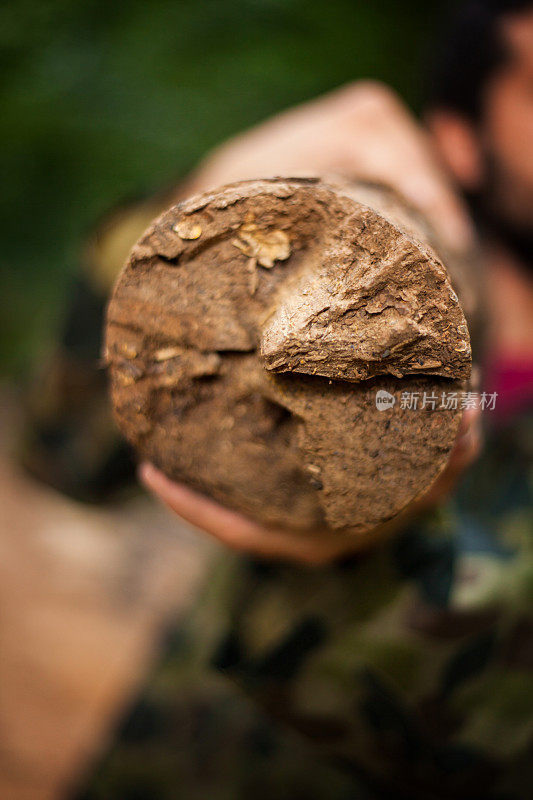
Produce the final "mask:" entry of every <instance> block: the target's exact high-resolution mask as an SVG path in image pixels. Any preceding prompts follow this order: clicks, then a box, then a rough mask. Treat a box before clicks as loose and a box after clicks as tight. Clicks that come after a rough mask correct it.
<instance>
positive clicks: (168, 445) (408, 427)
mask: <svg viewBox="0 0 533 800" xmlns="http://www.w3.org/2000/svg"><path fill="white" fill-rule="evenodd" d="M434 245H435V240H434V237H433V236H432V233H431V231H430V230H429V229H427V227H426V224H425V222H424V220H422V219H420V218H419V217H418V215H417V214H416V213H415V212H413V211H412V210H411V209H410V208H409V207H408V206H407V205H406V204H405V202H404V201H402V199H401V198H399V197H398V196H396V195H395V194H394V193H393V192H391V191H390V190H387V189H384V188H382V187H378V186H374V185H363V184H361V185H353V184H342V183H340V182H338V183H325V182H323V181H320V180H318V179H297V178H294V179H293V178H288V179H273V180H258V181H248V182H243V183H239V184H233V185H230V186H227V187H224V188H222V189H220V190H219V191H216V192H212V193H205V194H203V195H199V196H197V197H194V198H192V199H190V200H188V201H186V202H184V203H181V204H179V205H176V206H174V207H173V208H171V209H169V210H168V211H167V212H165V213H164V214H163V215H162V216H161V217H159V218H158V219H157V220H156V221H155V222H154V224H153V225H152V226H151V227H150V228H149V229H148V231H147V232H146V233H145V235H144V236H143V237H142V239H141V240H140V241H139V242H138V243H137V245H136V246H135V247H134V249H133V251H132V253H131V257H130V260H129V262H128V264H127V265H126V266H125V268H124V269H123V271H122V273H121V275H120V277H119V279H118V282H117V285H116V287H115V290H114V293H113V296H112V299H111V301H110V304H109V309H108V322H107V334H106V359H107V363H108V364H109V366H110V375H111V391H112V398H113V404H114V407H115V413H116V418H117V420H118V424H119V425H120V427H121V429H122V431H123V433H124V434H125V436H126V437H127V438H128V439H129V440H130V441H131V442H132V443H133V444H134V445H135V447H136V448H137V449H138V451H139V453H140V455H141V456H142V457H143V458H148V459H150V460H151V461H153V462H154V463H155V464H156V465H158V466H159V467H160V468H161V469H163V470H164V471H165V472H166V473H167V474H168V475H169V476H171V477H172V478H175V479H178V480H182V481H185V482H187V483H188V484H189V485H192V486H193V487H195V488H197V489H199V490H201V491H203V492H206V493H207V494H209V495H211V496H212V497H214V498H215V499H216V500H218V501H220V502H222V503H224V504H225V505H227V506H230V507H232V508H235V509H237V510H239V511H242V512H244V513H246V514H248V515H251V516H253V517H255V518H257V519H259V520H261V521H263V522H265V523H269V524H281V525H284V526H289V527H292V528H295V529H306V528H309V527H318V526H323V527H324V528H326V529H327V528H330V529H332V530H333V529H335V530H337V531H338V530H346V532H347V533H349V534H360V535H362V536H364V535H365V534H366V533H367V532H368V531H370V530H372V529H373V528H375V527H376V526H377V525H379V524H381V523H382V522H385V521H386V520H388V519H390V518H391V517H393V516H394V515H395V514H397V513H398V512H399V511H400V510H401V509H402V508H404V507H405V506H406V505H407V504H408V503H409V502H410V501H412V500H413V499H414V498H415V497H416V496H417V495H418V494H419V493H420V492H422V491H423V490H424V489H426V488H428V487H429V485H431V484H432V483H433V481H434V480H435V478H436V477H437V476H438V474H439V473H440V471H441V470H442V469H443V468H444V466H445V464H446V460H447V458H448V455H449V453H450V450H451V447H452V445H453V441H454V438H455V435H456V432H457V428H458V425H459V421H460V416H461V410H460V408H457V409H442V408H439V405H440V400H441V395H442V392H450V391H460V390H461V388H463V387H464V382H465V381H466V380H467V378H468V376H469V374H470V368H471V348H470V338H469V332H468V327H467V323H466V320H465V316H464V314H463V310H462V308H461V305H460V303H459V300H458V296H457V294H456V292H455V291H454V288H452V284H451V281H450V277H449V275H448V273H447V271H446V269H445V268H444V266H443V264H442V263H441V261H440V260H439V258H438V257H437V255H436V252H435V249H434ZM456 288H457V287H456ZM380 389H381V390H384V391H388V392H389V393H390V394H392V395H394V397H395V399H396V402H395V404H394V405H393V406H390V407H389V408H387V409H385V410H378V409H377V408H376V402H375V399H376V392H377V391H378V390H380ZM402 392H415V393H418V394H419V396H420V401H422V398H423V394H424V392H425V393H426V395H427V396H436V397H437V398H438V403H436V404H435V405H436V408H434V409H433V408H432V407H430V406H431V404H430V406H428V405H426V408H424V409H420V408H419V409H418V410H413V409H409V408H402V407H401V402H400V397H401V393H402Z"/></svg>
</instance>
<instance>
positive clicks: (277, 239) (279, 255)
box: [232, 223, 291, 269]
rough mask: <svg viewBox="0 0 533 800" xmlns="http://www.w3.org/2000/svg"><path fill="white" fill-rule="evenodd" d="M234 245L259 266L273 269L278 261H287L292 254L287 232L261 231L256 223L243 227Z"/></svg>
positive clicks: (234, 240) (233, 242)
mask: <svg viewBox="0 0 533 800" xmlns="http://www.w3.org/2000/svg"><path fill="white" fill-rule="evenodd" d="M232 244H233V245H234V246H235V247H238V248H239V250H241V252H243V253H244V254H245V255H246V256H248V257H250V258H256V259H257V262H258V264H260V265H261V266H262V267H266V269H271V268H272V267H273V266H274V262H276V261H285V260H286V259H287V258H288V257H289V256H290V254H291V245H290V239H289V237H288V235H287V233H286V232H285V231H280V230H272V231H265V230H260V229H259V228H258V227H257V225H255V224H254V223H249V224H245V225H242V226H241V229H240V230H239V234H238V239H233V241H232Z"/></svg>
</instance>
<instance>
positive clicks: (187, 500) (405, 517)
mask: <svg viewBox="0 0 533 800" xmlns="http://www.w3.org/2000/svg"><path fill="white" fill-rule="evenodd" d="M480 442H481V435H480V412H479V411H478V410H476V409H468V410H467V411H465V412H464V414H463V419H462V422H461V429H460V431H459V434H458V436H457V440H456V443H455V447H454V449H453V451H452V453H451V456H450V460H449V462H448V464H447V466H446V469H445V470H444V472H443V473H442V474H441V475H440V476H439V478H438V479H437V481H436V482H435V484H434V485H433V486H432V487H431V489H430V491H429V492H428V493H427V494H426V495H425V496H424V497H422V498H420V499H418V500H417V501H416V502H415V503H413V504H411V505H410V506H409V507H408V508H407V509H406V510H405V511H404V512H403V513H402V514H401V515H400V516H399V517H397V518H396V519H395V520H393V521H392V524H386V525H384V526H383V529H382V531H380V530H378V531H376V536H373V535H372V534H371V535H369V536H368V537H367V538H368V539H369V540H370V542H371V544H374V543H375V542H376V540H379V539H380V538H386V537H387V536H388V535H390V534H391V533H392V532H393V531H394V530H397V529H398V528H401V527H402V526H403V525H405V524H408V522H409V521H410V520H412V519H413V518H416V517H417V516H418V515H419V514H421V513H424V512H426V511H428V510H430V509H431V508H432V507H433V506H437V505H438V504H439V503H440V502H442V500H443V499H444V498H445V497H446V495H447V494H448V493H449V492H450V491H451V490H452V489H453V487H454V486H455V484H456V482H457V480H458V478H459V477H460V475H461V474H462V472H463V470H465V469H466V467H468V466H469V465H470V464H471V463H472V461H473V460H474V459H475V458H476V456H477V455H478V453H479V449H480ZM139 477H140V479H141V481H142V482H143V483H144V485H145V486H146V487H147V488H148V489H149V490H150V491H151V492H152V493H153V494H154V495H155V496H156V497H158V498H159V499H160V500H162V501H163V503H165V504H166V505H167V506H168V507H169V508H171V509H172V511H174V512H175V513H176V514H178V516H180V517H181V518H182V519H184V520H186V521H187V522H189V523H191V524H192V525H195V526H196V527H197V528H200V529H202V530H204V531H206V532H207V533H209V534H211V535H212V536H214V537H215V538H216V539H218V540H219V541H221V542H222V543H223V544H225V545H227V546H228V547H231V548H232V549H234V550H239V551H242V552H245V553H250V554H253V555H256V556H260V557H262V558H266V559H283V560H288V561H294V562H297V563H301V564H309V565H319V564H325V563H328V562H329V561H333V560H334V559H335V558H338V557H339V556H342V555H347V554H349V553H351V552H355V551H358V550H361V549H363V548H364V541H362V540H361V539H360V538H358V537H353V536H349V535H347V534H340V533H338V534H336V533H334V532H332V531H330V530H324V531H320V530H318V531H316V530H314V531H305V532H299V531H290V530H283V529H282V528H273V527H272V528H271V527H266V526H264V525H261V524H259V523H258V522H254V521H253V520H251V519H248V518H247V517H245V516H243V515H242V514H239V513H237V512H236V511H231V510H230V509H228V508H225V507H224V506H221V505H220V504H219V503H216V502H215V501H214V500H211V499H210V498H208V497H204V496H203V495H201V494H199V493H198V492H195V491H193V490H192V489H189V488H188V487H187V486H184V485H183V484H180V483H175V482H174V481H171V480H170V479H169V478H167V477H166V476H165V475H163V473H162V472H160V471H159V470H157V469H156V468H155V467H154V466H153V465H152V464H149V463H144V464H141V466H140V468H139Z"/></svg>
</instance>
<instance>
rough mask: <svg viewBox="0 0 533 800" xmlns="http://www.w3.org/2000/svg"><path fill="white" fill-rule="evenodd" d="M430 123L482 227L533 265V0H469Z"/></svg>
mask: <svg viewBox="0 0 533 800" xmlns="http://www.w3.org/2000/svg"><path fill="white" fill-rule="evenodd" d="M427 120H428V125H429V129H430V131H431V133H432V135H433V138H434V141H435V143H436V146H437V148H438V150H439V152H440V154H441V156H442V158H443V160H444V161H445V163H446V164H447V166H448V167H449V169H450V170H451V172H452V173H453V175H454V176H455V178H456V180H457V181H458V183H459V185H460V186H461V187H462V189H463V191H464V192H465V194H466V196H467V198H468V199H469V200H470V201H471V203H472V207H473V211H474V213H475V214H476V215H477V216H478V217H479V219H480V221H481V223H482V224H483V223H484V224H485V225H487V226H488V227H489V228H490V229H491V230H492V232H493V233H494V234H495V235H496V236H497V237H499V238H500V239H502V240H504V241H505V242H506V243H507V244H508V246H510V247H511V248H512V249H513V250H514V251H515V252H516V254H517V255H519V256H520V257H521V258H522V260H523V261H525V262H526V263H528V264H529V265H531V263H532V262H533V0H484V2H483V0H468V1H467V2H466V3H464V4H463V5H462V6H461V7H460V9H459V11H458V12H457V13H456V15H455V17H454V19H453V20H452V24H451V26H450V30H449V31H448V33H447V35H446V36H445V37H444V38H443V40H442V44H441V48H440V51H439V52H437V54H436V65H435V70H434V74H433V81H432V87H431V93H430V97H429V100H428V103H427Z"/></svg>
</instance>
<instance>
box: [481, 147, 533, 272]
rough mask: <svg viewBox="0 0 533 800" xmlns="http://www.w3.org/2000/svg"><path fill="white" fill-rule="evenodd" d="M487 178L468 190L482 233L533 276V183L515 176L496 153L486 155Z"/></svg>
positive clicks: (485, 173)
mask: <svg viewBox="0 0 533 800" xmlns="http://www.w3.org/2000/svg"><path fill="white" fill-rule="evenodd" d="M484 176H485V178H484V181H483V185H482V186H481V187H480V189H479V190H478V191H475V192H465V198H466V201H467V203H468V206H469V208H470V212H471V214H472V217H473V219H474V222H475V224H476V226H477V228H478V230H479V231H480V233H481V236H482V237H483V236H486V237H489V238H491V239H495V240H497V241H498V242H499V243H500V244H501V245H502V246H503V247H505V249H506V250H508V251H509V252H510V253H511V255H513V256H514V257H515V258H516V260H517V261H518V262H519V263H520V264H521V266H522V268H523V269H524V270H525V271H527V273H528V274H529V275H530V276H533V186H530V185H526V184H525V183H524V181H523V180H522V179H521V178H520V177H519V176H516V175H512V174H511V173H510V172H509V170H507V169H506V168H505V167H504V166H503V165H502V164H501V163H500V162H499V160H498V158H497V157H496V156H495V154H493V153H489V152H486V153H485V155H484Z"/></svg>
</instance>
